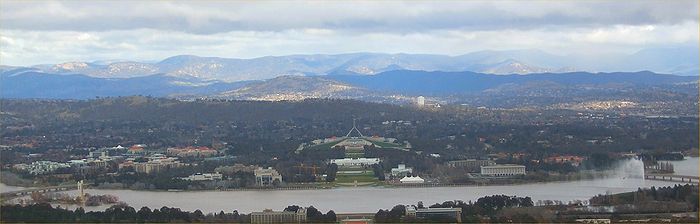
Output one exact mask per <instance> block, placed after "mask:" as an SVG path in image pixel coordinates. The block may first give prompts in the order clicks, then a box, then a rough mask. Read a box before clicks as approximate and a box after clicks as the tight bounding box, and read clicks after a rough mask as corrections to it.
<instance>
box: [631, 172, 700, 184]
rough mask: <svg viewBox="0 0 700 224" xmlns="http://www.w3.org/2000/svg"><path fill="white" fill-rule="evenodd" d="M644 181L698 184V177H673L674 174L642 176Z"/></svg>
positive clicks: (699, 178)
mask: <svg viewBox="0 0 700 224" xmlns="http://www.w3.org/2000/svg"><path fill="white" fill-rule="evenodd" d="M644 179H647V180H661V181H673V182H683V183H696V184H697V183H699V182H700V177H697V176H688V175H675V174H653V173H652V174H644Z"/></svg>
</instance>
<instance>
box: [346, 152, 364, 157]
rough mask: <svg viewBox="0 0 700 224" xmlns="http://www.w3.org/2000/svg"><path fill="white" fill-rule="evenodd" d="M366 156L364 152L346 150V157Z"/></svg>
mask: <svg viewBox="0 0 700 224" xmlns="http://www.w3.org/2000/svg"><path fill="white" fill-rule="evenodd" d="M364 156H365V154H364V153H353V152H345V158H362V157H364Z"/></svg>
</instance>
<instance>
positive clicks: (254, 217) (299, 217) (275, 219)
mask: <svg viewBox="0 0 700 224" xmlns="http://www.w3.org/2000/svg"><path fill="white" fill-rule="evenodd" d="M250 222H251V223H303V222H306V209H304V208H299V210H297V211H296V212H291V211H281V212H277V211H272V209H265V210H263V211H262V212H252V213H250Z"/></svg>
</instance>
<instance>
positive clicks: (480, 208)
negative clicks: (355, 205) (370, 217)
mask: <svg viewBox="0 0 700 224" xmlns="http://www.w3.org/2000/svg"><path fill="white" fill-rule="evenodd" d="M533 205H534V204H533V202H532V199H531V198H530V197H517V196H507V195H492V196H486V197H482V198H479V199H477V201H476V202H472V201H468V202H464V201H460V200H455V201H445V202H443V203H435V204H433V205H431V206H429V208H460V209H462V216H461V219H462V221H463V222H480V220H482V219H484V218H489V219H496V214H497V212H499V211H501V210H503V209H504V208H514V207H532V206H533ZM412 206H414V207H415V208H417V209H423V208H425V206H424V205H423V203H422V202H418V204H417V205H412ZM520 218H521V219H522V220H520V219H515V220H512V221H513V222H521V221H530V220H534V219H532V217H524V216H523V217H520ZM374 219H375V221H376V222H378V223H401V222H405V223H413V222H448V223H449V222H457V220H455V219H454V218H452V217H449V216H434V217H427V219H423V220H420V219H417V218H415V217H408V216H406V206H404V205H396V206H394V207H393V208H392V209H390V210H382V209H380V210H379V211H378V212H377V213H376V214H375V215H374Z"/></svg>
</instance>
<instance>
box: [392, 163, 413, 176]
mask: <svg viewBox="0 0 700 224" xmlns="http://www.w3.org/2000/svg"><path fill="white" fill-rule="evenodd" d="M411 173H413V168H410V167H406V165H405V164H399V167H397V168H391V176H395V177H405V176H407V175H408V174H411Z"/></svg>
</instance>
